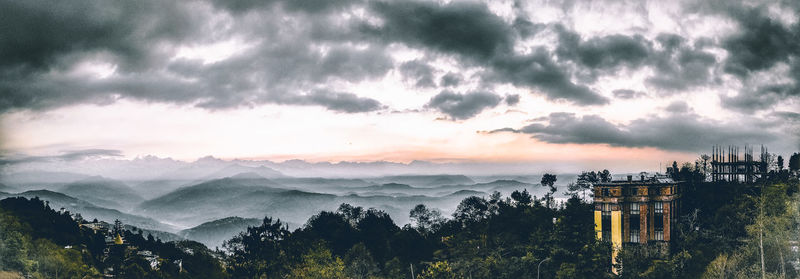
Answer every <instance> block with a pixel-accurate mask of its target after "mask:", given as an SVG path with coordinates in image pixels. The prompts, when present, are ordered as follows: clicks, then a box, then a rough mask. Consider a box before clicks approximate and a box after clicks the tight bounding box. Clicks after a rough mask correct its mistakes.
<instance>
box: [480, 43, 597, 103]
mask: <svg viewBox="0 0 800 279" xmlns="http://www.w3.org/2000/svg"><path fill="white" fill-rule="evenodd" d="M492 66H493V68H494V69H495V71H494V72H493V73H490V74H488V77H487V80H490V81H492V80H493V81H507V82H511V83H512V84H514V85H517V86H523V87H534V88H538V89H541V90H542V93H544V95H545V97H546V98H547V99H549V100H556V101H569V102H572V103H574V104H576V105H581V106H588V105H604V104H608V103H609V102H610V101H609V99H608V98H606V97H604V96H602V95H600V94H598V93H596V92H594V91H592V90H591V89H589V88H588V87H586V86H584V85H579V84H575V83H573V82H572V81H571V80H570V77H569V76H568V74H567V73H565V72H564V70H563V69H561V68H560V67H559V66H558V64H556V62H555V61H553V60H552V58H551V57H550V54H549V53H547V51H546V50H543V49H541V48H540V49H537V50H536V51H534V52H532V53H531V54H528V55H511V56H503V57H498V58H497V59H495V60H494V61H492Z"/></svg>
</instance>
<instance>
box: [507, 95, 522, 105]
mask: <svg viewBox="0 0 800 279" xmlns="http://www.w3.org/2000/svg"><path fill="white" fill-rule="evenodd" d="M506 104H507V105H509V106H515V105H517V104H519V94H513V95H508V96H506Z"/></svg>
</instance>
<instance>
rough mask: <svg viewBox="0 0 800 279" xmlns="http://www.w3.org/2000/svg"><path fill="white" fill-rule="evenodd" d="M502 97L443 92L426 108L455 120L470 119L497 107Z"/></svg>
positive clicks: (485, 93)
mask: <svg viewBox="0 0 800 279" xmlns="http://www.w3.org/2000/svg"><path fill="white" fill-rule="evenodd" d="M501 100H502V97H500V96H498V95H496V94H493V93H489V92H481V91H477V92H469V93H466V94H458V93H453V92H451V91H447V90H445V91H442V92H440V93H439V94H437V95H436V96H433V98H431V99H430V101H428V104H426V105H425V106H426V107H428V108H433V109H436V110H438V111H439V112H441V113H444V114H447V115H448V116H450V117H451V118H453V119H454V120H463V119H469V118H472V117H474V116H475V115H478V114H479V113H481V112H482V111H483V110H485V109H488V108H493V107H496V106H497V105H498V104H499V103H500V101H501Z"/></svg>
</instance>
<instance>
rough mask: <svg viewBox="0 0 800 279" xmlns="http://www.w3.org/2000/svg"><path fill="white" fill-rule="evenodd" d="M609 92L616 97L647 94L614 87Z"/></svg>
mask: <svg viewBox="0 0 800 279" xmlns="http://www.w3.org/2000/svg"><path fill="white" fill-rule="evenodd" d="M611 93H613V94H614V98H618V99H636V98H641V97H646V96H647V93H644V92H641V91H636V90H630V89H616V90H614V91H612V92H611Z"/></svg>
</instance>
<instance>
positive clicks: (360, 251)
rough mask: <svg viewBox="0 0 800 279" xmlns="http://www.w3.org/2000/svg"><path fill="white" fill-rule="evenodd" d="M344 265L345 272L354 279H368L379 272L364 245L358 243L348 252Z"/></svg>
mask: <svg viewBox="0 0 800 279" xmlns="http://www.w3.org/2000/svg"><path fill="white" fill-rule="evenodd" d="M344 264H345V272H346V273H347V275H348V276H349V277H350V278H353V279H367V278H370V277H372V276H373V275H375V274H377V273H378V271H379V270H378V267H377V266H376V265H375V261H374V260H373V259H372V255H371V254H370V253H369V250H367V247H366V246H364V243H358V244H356V245H354V246H353V248H350V251H347V254H346V255H345V256H344Z"/></svg>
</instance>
